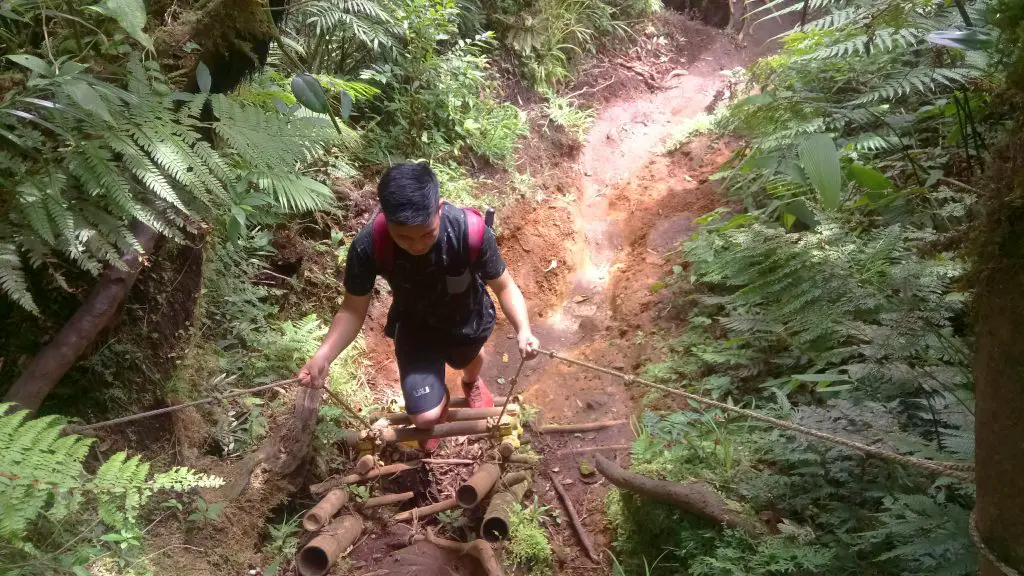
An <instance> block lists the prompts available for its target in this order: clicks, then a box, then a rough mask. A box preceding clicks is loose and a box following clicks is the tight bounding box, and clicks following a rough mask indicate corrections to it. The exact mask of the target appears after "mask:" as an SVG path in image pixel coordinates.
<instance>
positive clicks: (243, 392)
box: [67, 378, 299, 433]
mask: <svg viewBox="0 0 1024 576" xmlns="http://www.w3.org/2000/svg"><path fill="white" fill-rule="evenodd" d="M298 381H299V379H298V378H289V379H288V380H279V381H277V382H272V383H270V384H266V385H264V386H257V387H256V388H249V389H246V390H234V391H232V392H229V393H227V394H217V395H214V396H210V397H208V398H203V399H202V400H193V401H191V402H186V403H184V404H175V405H174V406H168V407H167V408H160V409H158V410H150V411H149V412H142V413H141V414H133V415H131V416H124V417H123V418H114V419H113V420H107V421H105V422H97V423H95V424H89V425H87V426H75V425H71V426H67V430H68V432H71V433H79V432H86V431H88V430H93V429H95V428H103V427H105V426H113V425H115V424H124V423H125V422H132V421H134V420H141V419H143V418H149V417H150V416H159V415H160V414H168V413H170V412H175V411H177V410H181V409H184V408H189V407H191V406H198V405H200V404H209V403H211V402H219V401H221V400H227V399H229V398H235V397H238V396H245V395H248V394H255V393H257V392H265V391H267V390H270V389H272V388H280V387H281V386H288V385H291V384H295V383H296V382H298Z"/></svg>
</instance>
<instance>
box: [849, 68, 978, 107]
mask: <svg viewBox="0 0 1024 576" xmlns="http://www.w3.org/2000/svg"><path fill="white" fill-rule="evenodd" d="M973 75H974V72H973V71H971V70H969V69H966V68H915V69H912V70H905V71H899V72H895V73H892V74H890V75H889V77H888V78H887V79H886V80H885V81H883V82H882V84H881V86H879V87H878V88H875V89H873V90H871V91H870V92H868V93H866V94H864V95H863V96H861V97H859V98H855V99H853V100H851V101H850V102H849V105H850V106H860V105H864V104H873V103H875V102H879V101H883V100H895V99H896V98H899V97H901V96H907V95H910V94H913V93H921V94H930V93H935V92H938V91H939V90H940V89H942V88H945V89H949V90H955V89H958V88H961V87H962V86H963V85H964V84H965V83H966V82H967V81H968V80H969V79H970V78H971V77H972V76H973Z"/></svg>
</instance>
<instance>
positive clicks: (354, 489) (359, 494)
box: [346, 484, 370, 502]
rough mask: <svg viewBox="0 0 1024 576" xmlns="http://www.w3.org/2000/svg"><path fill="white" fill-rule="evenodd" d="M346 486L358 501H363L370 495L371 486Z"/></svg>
mask: <svg viewBox="0 0 1024 576" xmlns="http://www.w3.org/2000/svg"><path fill="white" fill-rule="evenodd" d="M346 488H347V489H348V492H349V494H351V495H352V497H353V498H355V500H356V502H362V501H363V500H366V499H367V498H369V497H370V488H369V487H367V486H363V485H362V484H349V485H348V486H346Z"/></svg>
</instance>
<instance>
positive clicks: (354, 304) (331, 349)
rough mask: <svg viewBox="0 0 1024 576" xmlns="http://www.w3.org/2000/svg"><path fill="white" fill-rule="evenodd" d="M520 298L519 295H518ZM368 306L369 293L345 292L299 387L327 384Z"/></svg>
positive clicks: (352, 338)
mask: <svg viewBox="0 0 1024 576" xmlns="http://www.w3.org/2000/svg"><path fill="white" fill-rule="evenodd" d="M520 297H521V296H520ZM369 308H370V295H369V294H367V295H366V296H354V295H352V294H345V299H344V300H343V301H342V303H341V309H340V310H338V313H337V314H335V315H334V320H333V321H332V322H331V328H330V330H328V331H327V337H325V338H324V341H323V343H322V344H320V348H319V349H317V351H316V353H315V354H313V357H312V358H310V359H309V361H308V362H306V365H305V366H303V367H302V370H300V371H299V380H300V381H301V383H302V385H303V386H311V387H314V388H320V387H323V386H324V384H326V383H327V373H328V370H329V368H330V366H331V362H334V359H335V358H337V357H338V355H339V354H341V353H342V352H343V351H344V350H345V349H346V348H348V346H349V344H352V341H353V340H355V339H356V336H357V335H358V334H359V330H360V329H362V327H363V321H364V320H366V311H367V310H369Z"/></svg>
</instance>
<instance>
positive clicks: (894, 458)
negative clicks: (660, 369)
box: [540, 350, 974, 482]
mask: <svg viewBox="0 0 1024 576" xmlns="http://www.w3.org/2000/svg"><path fill="white" fill-rule="evenodd" d="M540 353H541V354H547V355H548V356H549V357H551V358H555V359H558V360H561V361H563V362H568V363H569V364H574V365H576V366H581V367H583V368H587V369H589V370H594V371H595V372H600V373H602V374H607V375H609V376H615V377H617V378H621V379H622V380H624V381H625V382H626V383H627V384H629V383H632V382H638V383H640V384H643V385H644V386H648V387H650V388H655V389H657V390H661V391H663V392H667V393H669V394H674V395H676V396H682V397H683V398H686V399H688V400H693V401H695V402H698V403H700V404H702V405H706V406H713V407H715V408H720V409H722V410H725V411H727V412H733V413H736V414H742V415H743V416H746V417H747V418H750V419H752V420H758V421H760V422H764V423H766V424H770V425H772V426H774V427H776V428H781V429H783V430H789V431H792V432H797V433H799V434H803V435H805V436H810V437H812V438H817V439H819V440H824V441H826V442H831V443H833V444H838V445H840V446H845V447H846V448H850V449H851V450H855V451H857V452H860V453H862V454H866V455H868V456H874V457H875V458H879V459H882V460H889V461H890V462H896V463H899V464H905V465H907V466H913V467H915V468H919V469H922V470H927V471H929V472H933V473H935V474H939V475H941V476H949V477H951V478H957V479H959V480H963V481H965V482H972V481H973V480H974V464H971V463H966V462H937V461H934V460H925V459H923V458H915V457H913V456H904V455H902V454H896V453H895V452H889V451H888V450H882V449H881V448H875V447H873V446H868V445H867V444H861V443H860V442H854V441H853V440H847V439H846V438H840V437H839V436H834V435H832V434H828V433H826V432H821V431H819V430H814V429H813V428H807V427H806V426H801V425H799V424H794V423H792V422H787V421H785V420H779V419H778V418H772V417H771V416H766V415H764V414H761V413H760V412H754V411H753V410H747V409H745V408H739V407H736V406H732V405H730V404H726V403H724V402H719V401H717V400H711V399H710V398H705V397H703V396H698V395H697V394H692V393H690V392H685V391H683V390H676V389H675V388H669V387H668V386H662V385H661V384H655V383H654V382H650V381H647V380H643V379H641V378H637V377H635V376H631V375H629V374H623V373H622V372H617V371H615V370H610V369H608V368H603V367H601V366H597V365H596V364H591V363H590V362H584V361H582V360H576V359H573V358H569V357H566V356H562V355H561V354H558V353H557V352H553V351H550V350H540Z"/></svg>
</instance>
